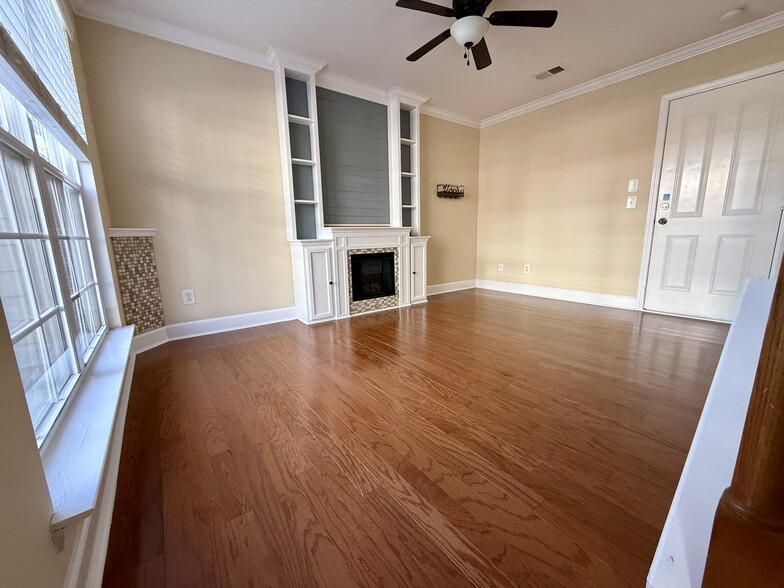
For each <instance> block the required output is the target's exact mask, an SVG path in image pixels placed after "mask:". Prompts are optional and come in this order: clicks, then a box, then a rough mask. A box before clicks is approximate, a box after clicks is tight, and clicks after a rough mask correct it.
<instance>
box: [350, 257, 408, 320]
mask: <svg viewBox="0 0 784 588" xmlns="http://www.w3.org/2000/svg"><path fill="white" fill-rule="evenodd" d="M367 253H394V254H395V294H394V295H393V296H383V297H381V298H370V299H368V300H359V301H356V302H355V301H354V295H353V292H354V289H353V283H352V282H353V280H352V276H351V257H352V256H353V255H364V254H367ZM347 258H348V296H349V309H350V312H351V314H352V315H354V314H359V313H362V312H369V311H371V310H383V309H385V308H396V307H398V306H400V296H399V293H400V260H399V253H398V249H397V247H388V248H372V249H349V251H348V255H347Z"/></svg>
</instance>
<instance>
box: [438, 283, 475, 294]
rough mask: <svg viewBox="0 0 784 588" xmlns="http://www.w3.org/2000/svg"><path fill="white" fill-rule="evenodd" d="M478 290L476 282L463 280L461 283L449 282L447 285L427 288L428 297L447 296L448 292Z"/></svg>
mask: <svg viewBox="0 0 784 588" xmlns="http://www.w3.org/2000/svg"><path fill="white" fill-rule="evenodd" d="M474 288H476V280H461V281H459V282H448V283H446V284H435V285H433V286H428V287H427V295H428V296H433V295H435V294H446V293H447V292H457V291H459V290H472V289H474Z"/></svg>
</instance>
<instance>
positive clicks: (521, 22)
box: [487, 10, 558, 29]
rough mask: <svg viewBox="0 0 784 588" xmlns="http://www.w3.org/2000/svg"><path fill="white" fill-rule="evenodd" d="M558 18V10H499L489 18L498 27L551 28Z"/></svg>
mask: <svg viewBox="0 0 784 588" xmlns="http://www.w3.org/2000/svg"><path fill="white" fill-rule="evenodd" d="M557 18H558V11H557V10H497V11H496V12H494V13H493V14H491V15H490V18H488V19H487V20H489V21H490V24H491V25H494V26H497V27H540V28H545V29H549V28H550V27H551V26H553V25H554V24H555V19H557Z"/></svg>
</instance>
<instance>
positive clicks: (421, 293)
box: [411, 239, 427, 304]
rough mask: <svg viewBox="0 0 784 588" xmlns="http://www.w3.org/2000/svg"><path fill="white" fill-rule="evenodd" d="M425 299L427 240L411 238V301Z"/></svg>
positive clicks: (422, 300)
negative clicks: (419, 240)
mask: <svg viewBox="0 0 784 588" xmlns="http://www.w3.org/2000/svg"><path fill="white" fill-rule="evenodd" d="M425 300H427V242H424V243H417V242H416V241H415V240H414V239H412V240H411V303H412V304H413V303H415V302H424V301H425Z"/></svg>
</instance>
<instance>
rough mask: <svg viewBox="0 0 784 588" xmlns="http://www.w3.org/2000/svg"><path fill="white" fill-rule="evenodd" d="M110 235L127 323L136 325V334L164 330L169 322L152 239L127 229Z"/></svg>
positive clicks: (111, 231)
mask: <svg viewBox="0 0 784 588" xmlns="http://www.w3.org/2000/svg"><path fill="white" fill-rule="evenodd" d="M109 234H110V236H111V239H112V248H113V249H114V262H115V266H116V267H117V280H118V281H119V283H120V296H121V298H122V304H123V309H124V311H125V324H128V325H136V334H137V335H141V334H142V333H147V332H148V331H154V330H155V329H159V328H161V327H163V326H164V325H165V324H166V321H165V320H164V316H163V303H162V301H161V287H160V283H159V282H158V266H157V264H156V263H155V250H154V249H153V244H152V241H153V237H152V236H151V235H148V234H146V233H145V232H143V231H139V230H128V229H111V230H110V232H109ZM152 234H154V232H152Z"/></svg>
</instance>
